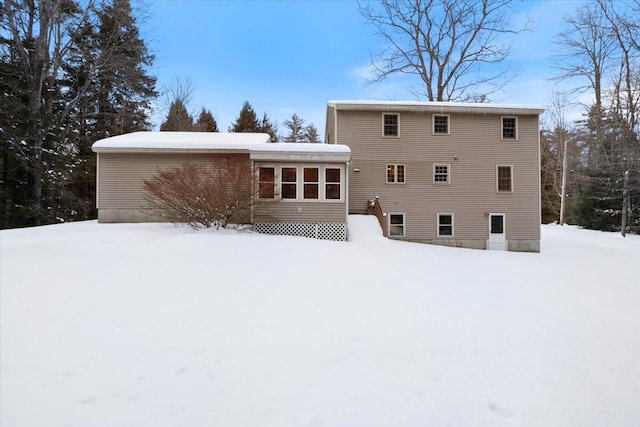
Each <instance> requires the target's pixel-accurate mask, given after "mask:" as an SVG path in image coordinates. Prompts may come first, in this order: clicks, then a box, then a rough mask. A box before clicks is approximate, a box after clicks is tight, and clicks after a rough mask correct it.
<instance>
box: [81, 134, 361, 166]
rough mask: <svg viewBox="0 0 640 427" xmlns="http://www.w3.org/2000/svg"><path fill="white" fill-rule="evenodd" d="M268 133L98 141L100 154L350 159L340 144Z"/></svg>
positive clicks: (123, 137)
mask: <svg viewBox="0 0 640 427" xmlns="http://www.w3.org/2000/svg"><path fill="white" fill-rule="evenodd" d="M270 141H271V138H270V136H269V135H268V134H266V133H232V132H230V133H226V132H134V133H129V134H125V135H119V136H112V137H110V138H105V139H101V140H99V141H96V142H95V143H94V144H93V146H92V147H91V148H92V150H93V151H94V152H96V153H145V152H151V153H176V152H180V153H198V152H201V153H234V152H237V153H249V154H250V156H251V158H252V159H256V160H309V161H323V160H326V161H329V160H331V161H348V160H349V159H350V157H351V150H350V149H349V147H347V146H346V145H340V144H304V143H273V144H270V143H269V142H270Z"/></svg>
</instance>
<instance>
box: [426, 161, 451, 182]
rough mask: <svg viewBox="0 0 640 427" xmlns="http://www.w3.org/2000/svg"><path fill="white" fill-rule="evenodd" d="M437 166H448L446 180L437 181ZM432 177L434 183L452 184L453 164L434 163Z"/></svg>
mask: <svg viewBox="0 0 640 427" xmlns="http://www.w3.org/2000/svg"><path fill="white" fill-rule="evenodd" d="M436 166H446V167H447V180H446V181H436ZM431 179H432V180H433V185H449V184H451V164H450V163H434V164H433V171H432V174H431Z"/></svg>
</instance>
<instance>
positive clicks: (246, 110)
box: [229, 101, 260, 133]
mask: <svg viewBox="0 0 640 427" xmlns="http://www.w3.org/2000/svg"><path fill="white" fill-rule="evenodd" d="M229 132H246V133H249V132H260V123H259V122H258V117H257V116H256V112H255V111H254V110H253V107H252V106H251V104H249V101H245V102H244V104H243V105H242V109H241V110H240V114H239V115H238V118H237V119H236V121H235V122H233V123H232V124H231V126H230V127H229Z"/></svg>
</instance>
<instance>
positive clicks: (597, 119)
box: [572, 109, 640, 233]
mask: <svg viewBox="0 0 640 427" xmlns="http://www.w3.org/2000/svg"><path fill="white" fill-rule="evenodd" d="M599 124H600V125H601V126H602V129H603V131H602V132H598V131H597V126H598V125H599ZM598 133H600V134H601V135H602V138H601V139H600V140H598V137H597V135H598ZM582 138H583V140H584V142H583V145H584V146H585V147H588V148H589V152H588V153H587V155H585V158H586V162H585V163H584V166H583V167H582V168H581V170H580V174H581V178H582V179H581V182H580V185H579V186H578V192H577V195H576V198H575V203H574V204H573V206H572V215H573V216H574V218H575V219H576V222H577V224H578V225H581V226H583V227H585V228H590V229H595V230H604V231H620V230H621V216H622V210H621V206H622V203H621V202H622V200H623V198H624V196H625V191H627V192H628V193H627V194H626V196H627V197H628V199H629V206H626V208H627V214H628V218H627V222H626V224H625V225H626V227H627V228H628V231H631V232H634V233H638V232H640V165H638V161H637V160H634V159H638V158H640V156H639V155H640V149H639V147H638V136H637V134H635V132H633V131H632V130H631V129H630V126H629V123H627V122H626V120H625V119H624V117H621V116H620V115H618V114H616V113H615V111H606V112H604V113H602V114H601V115H598V114H595V113H594V110H593V109H592V110H591V112H590V114H589V117H588V120H587V121H586V122H584V123H582ZM629 138H631V141H629ZM630 146H632V147H634V148H632V147H630ZM630 159H631V160H633V161H635V162H636V167H632V168H629V167H628V165H629V160H630ZM625 187H626V189H625Z"/></svg>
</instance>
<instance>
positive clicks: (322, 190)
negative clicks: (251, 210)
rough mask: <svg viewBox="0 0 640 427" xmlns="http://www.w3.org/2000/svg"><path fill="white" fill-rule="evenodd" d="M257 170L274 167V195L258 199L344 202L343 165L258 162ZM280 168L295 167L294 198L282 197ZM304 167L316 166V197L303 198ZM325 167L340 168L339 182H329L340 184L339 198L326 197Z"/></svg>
mask: <svg viewBox="0 0 640 427" xmlns="http://www.w3.org/2000/svg"><path fill="white" fill-rule="evenodd" d="M257 167H258V170H259V168H261V167H273V168H275V169H276V171H275V178H274V186H275V195H276V197H275V198H274V199H259V200H277V201H279V202H282V203H301V202H304V203H344V202H345V191H346V188H345V186H346V182H347V178H346V174H345V167H344V165H342V164H336V165H331V164H298V163H293V164H289V163H277V164H275V165H274V164H259V165H257ZM282 168H296V198H295V199H283V198H282ZM304 168H318V198H317V199H305V198H304ZM327 169H340V182H339V183H338V182H331V183H329V184H340V198H339V199H327V198H326V190H327V187H326V186H325V184H327V182H326V170H327Z"/></svg>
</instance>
